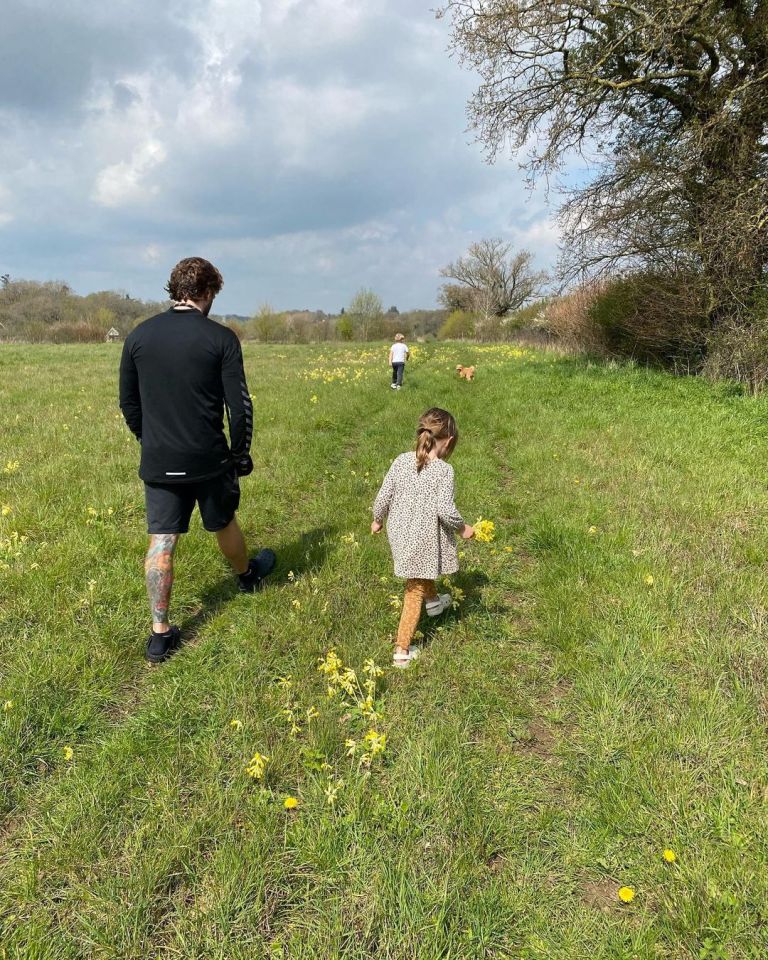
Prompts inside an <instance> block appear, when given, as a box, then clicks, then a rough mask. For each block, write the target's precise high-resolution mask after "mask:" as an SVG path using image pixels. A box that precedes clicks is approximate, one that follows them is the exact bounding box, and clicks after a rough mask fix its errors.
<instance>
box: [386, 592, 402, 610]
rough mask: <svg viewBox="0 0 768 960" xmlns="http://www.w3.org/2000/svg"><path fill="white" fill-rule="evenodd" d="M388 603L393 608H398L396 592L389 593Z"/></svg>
mask: <svg viewBox="0 0 768 960" xmlns="http://www.w3.org/2000/svg"><path fill="white" fill-rule="evenodd" d="M389 605H390V607H392V609H393V610H399V609H400V606H401V601H400V597H398V595H397V594H396V593H391V594H390V595H389Z"/></svg>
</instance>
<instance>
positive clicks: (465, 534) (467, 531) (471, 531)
mask: <svg viewBox="0 0 768 960" xmlns="http://www.w3.org/2000/svg"><path fill="white" fill-rule="evenodd" d="M474 535H475V528H474V527H470V525H469V524H468V523H465V524H464V529H463V530H462V531H461V539H462V540H471V539H472V537H474Z"/></svg>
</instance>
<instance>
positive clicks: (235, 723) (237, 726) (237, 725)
mask: <svg viewBox="0 0 768 960" xmlns="http://www.w3.org/2000/svg"><path fill="white" fill-rule="evenodd" d="M229 725H230V727H232V729H233V730H242V729H243V721H242V720H230V721H229Z"/></svg>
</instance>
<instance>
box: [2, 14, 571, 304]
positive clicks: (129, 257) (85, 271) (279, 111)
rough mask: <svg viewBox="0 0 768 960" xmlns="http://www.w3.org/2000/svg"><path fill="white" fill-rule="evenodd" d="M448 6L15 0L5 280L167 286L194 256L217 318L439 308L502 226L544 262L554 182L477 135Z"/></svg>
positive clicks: (5, 47)
mask: <svg viewBox="0 0 768 960" xmlns="http://www.w3.org/2000/svg"><path fill="white" fill-rule="evenodd" d="M435 3H436V0H184V2H177V0H159V2H158V0H110V2H109V3H104V2H103V0H67V2H66V3H60V4H53V3H51V2H50V0H12V2H11V4H9V5H6V6H5V8H4V10H3V23H2V27H0V91H2V92H1V93H0V155H1V156H2V164H0V273H10V274H11V275H12V276H14V277H25V278H34V279H60V280H67V281H69V282H70V283H71V284H72V285H73V286H74V288H75V289H76V290H77V291H78V292H79V293H87V292H89V291H92V290H99V289H124V290H127V291H128V292H130V293H131V294H132V295H134V296H139V297H146V298H152V297H160V296H162V287H163V284H164V283H165V280H166V278H167V274H168V271H169V268H170V267H171V266H172V265H173V264H174V263H175V262H176V261H177V260H178V259H180V258H181V257H183V256H189V255H192V254H199V255H202V256H205V257H208V258H209V259H211V260H213V261H214V262H215V263H216V264H217V265H218V266H219V267H220V268H221V270H222V272H223V273H224V277H225V287H224V291H223V292H222V295H221V298H220V300H218V301H217V304H216V308H217V311H221V312H226V313H229V312H231V313H242V314H248V313H251V312H253V311H254V310H255V309H256V308H257V307H258V305H259V304H261V303H264V302H270V303H271V304H272V305H273V306H275V307H276V308H279V309H283V308H302V307H311V308H322V309H325V310H329V311H334V312H335V311H337V310H338V309H339V308H340V307H341V306H343V305H345V304H346V303H348V302H349V300H350V298H351V297H352V295H353V294H354V292H355V290H357V289H358V288H359V287H361V286H369V287H372V288H373V289H374V290H376V291H377V292H378V293H379V295H380V296H381V297H382V299H383V300H384V301H385V307H388V306H389V305H391V304H396V305H397V306H398V307H399V308H400V309H408V308H411V307H417V306H423V307H429V306H433V305H434V304H435V297H436V292H437V288H438V285H439V282H440V279H439V277H438V270H439V268H440V266H441V265H442V264H444V263H446V262H447V261H449V260H451V259H453V258H454V257H456V256H457V255H459V254H460V253H462V251H463V250H464V249H465V248H466V246H467V245H468V244H469V243H470V242H471V241H472V240H473V239H478V238H480V237H483V236H501V237H504V238H505V239H509V240H510V241H512V242H513V243H514V244H515V245H517V246H526V247H528V248H529V249H531V250H532V251H533V252H534V253H535V254H536V257H537V263H538V265H539V266H541V267H547V266H549V265H551V263H552V262H553V260H554V257H555V255H556V246H557V238H556V233H555V230H554V227H553V225H552V223H551V217H552V210H551V208H548V207H547V204H546V200H545V197H544V194H543V191H542V192H541V193H536V194H534V195H530V194H529V193H528V191H527V189H526V187H525V185H524V182H523V177H522V175H521V173H520V172H519V170H518V168H517V164H516V163H515V162H514V161H513V160H511V159H503V160H500V161H499V162H497V164H496V165H495V166H489V165H488V164H486V163H485V160H484V158H483V153H482V150H481V148H480V147H479V146H477V145H475V144H474V143H473V142H472V136H471V134H469V133H467V132H466V126H467V122H466V116H465V107H466V101H467V98H468V97H469V95H470V94H471V92H472V90H473V88H474V86H475V85H476V82H477V81H476V78H475V77H473V76H472V75H471V74H469V73H467V72H465V71H463V70H462V69H461V68H460V67H459V65H458V63H457V62H456V61H455V60H452V59H451V58H450V57H449V55H448V54H447V52H446V48H447V44H448V39H449V37H448V23H447V22H446V21H445V20H442V21H439V20H436V19H435V16H434V14H433V13H432V12H431V9H430V8H431V7H433V6H435Z"/></svg>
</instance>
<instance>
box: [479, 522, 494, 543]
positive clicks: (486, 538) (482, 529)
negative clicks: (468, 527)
mask: <svg viewBox="0 0 768 960" xmlns="http://www.w3.org/2000/svg"><path fill="white" fill-rule="evenodd" d="M474 526H475V540H479V541H480V543H491V541H492V540H493V539H494V538H495V537H496V524H495V523H494V522H493V520H483V518H482V517H478V518H477V520H476V521H475V525H474Z"/></svg>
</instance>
